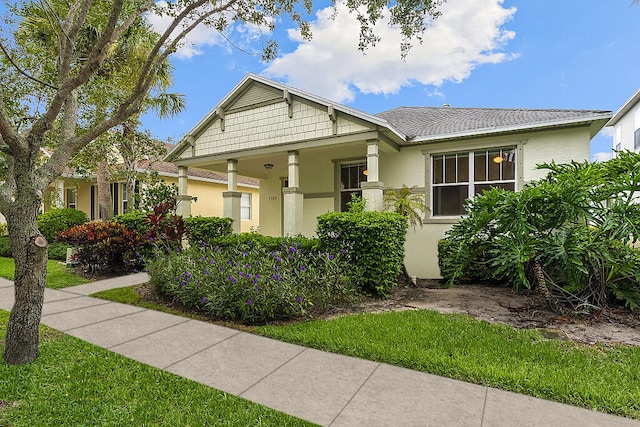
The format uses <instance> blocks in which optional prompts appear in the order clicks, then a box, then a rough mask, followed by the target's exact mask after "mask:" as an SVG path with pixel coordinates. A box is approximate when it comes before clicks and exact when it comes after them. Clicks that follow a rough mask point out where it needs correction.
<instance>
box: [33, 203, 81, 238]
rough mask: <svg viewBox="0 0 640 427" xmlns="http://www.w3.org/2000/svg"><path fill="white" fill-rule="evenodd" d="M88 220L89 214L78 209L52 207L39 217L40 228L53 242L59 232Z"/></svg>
mask: <svg viewBox="0 0 640 427" xmlns="http://www.w3.org/2000/svg"><path fill="white" fill-rule="evenodd" d="M88 221H89V218H87V214H85V213H84V212H82V211H80V210H77V209H70V208H62V209H51V210H50V211H48V212H45V213H43V214H42V215H40V216H39V217H38V230H40V232H41V233H42V235H43V236H44V237H45V238H46V239H47V240H48V241H49V242H53V241H55V240H56V237H57V236H58V233H59V232H61V231H63V230H68V229H70V228H71V227H74V226H76V225H81V224H85V223H87V222H88Z"/></svg>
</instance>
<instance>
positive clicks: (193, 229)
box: [184, 215, 233, 246]
mask: <svg viewBox="0 0 640 427" xmlns="http://www.w3.org/2000/svg"><path fill="white" fill-rule="evenodd" d="M232 224H233V220H232V219H231V218H219V217H216V216H209V217H204V216H200V215H198V216H192V217H190V218H185V219H184V225H185V226H186V227H187V238H188V239H189V243H190V244H191V245H194V246H195V245H198V244H201V243H202V242H207V243H208V242H211V241H213V240H215V239H217V238H219V237H222V236H227V235H230V234H232V233H233V229H232V228H231V225H232Z"/></svg>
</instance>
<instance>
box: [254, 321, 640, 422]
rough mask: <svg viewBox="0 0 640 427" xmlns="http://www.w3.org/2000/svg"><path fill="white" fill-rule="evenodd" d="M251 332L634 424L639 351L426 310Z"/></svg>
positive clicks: (639, 390)
mask: <svg viewBox="0 0 640 427" xmlns="http://www.w3.org/2000/svg"><path fill="white" fill-rule="evenodd" d="M253 330H254V332H256V333H259V334H261V335H265V336H268V337H272V338H276V339H279V340H282V341H287V342H291V343H295V344H300V345H303V346H306V347H313V348H316V349H320V350H326V351H331V352H334V353H340V354H345V355H350V356H355V357H361V358H364V359H369V360H374V361H378V362H384V363H389V364H392V365H397V366H403V367H405V368H409V369H415V370H419V371H425V372H430V373H433V374H436V375H442V376H446V377H450V378H456V379H459V380H463V381H468V382H473V383H477V384H483V385H487V386H491V387H497V388H500V389H503V390H510V391H514V392H517V393H523V394H528V395H531V396H536V397H541V398H544V399H549V400H555V401H559V402H564V403H568V404H571V405H574V406H581V407H585V408H589V409H594V410H598V411H603V412H608V413H612V414H616V415H621V416H626V417H631V418H640V348H638V347H632V346H615V347H604V346H597V347H588V346H584V345H577V344H573V343H570V342H563V341H551V340H547V339H545V338H543V337H542V335H541V334H540V333H539V332H538V331H535V330H516V329H513V328H512V327H509V326H505V325H495V324H489V323H487V322H481V321H477V320H475V319H472V318H470V317H468V316H463V315H450V314H440V313H437V312H434V311H428V310H415V311H413V310H412V311H401V312H388V313H381V314H358V315H350V316H343V317H340V318H336V319H332V320H318V321H308V322H303V323H297V324H287V325H284V326H260V327H256V328H254V329H253Z"/></svg>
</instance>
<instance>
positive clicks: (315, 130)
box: [181, 100, 369, 159]
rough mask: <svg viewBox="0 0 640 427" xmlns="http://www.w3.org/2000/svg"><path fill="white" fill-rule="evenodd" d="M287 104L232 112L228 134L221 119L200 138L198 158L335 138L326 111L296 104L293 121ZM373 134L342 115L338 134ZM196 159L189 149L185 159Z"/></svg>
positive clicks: (227, 120) (226, 126)
mask: <svg viewBox="0 0 640 427" xmlns="http://www.w3.org/2000/svg"><path fill="white" fill-rule="evenodd" d="M288 111H289V110H288V105H287V104H286V103H284V102H278V103H275V104H270V105H265V106H261V107H256V108H253V109H249V110H243V111H238V112H229V113H227V114H226V115H225V118H224V129H225V130H224V131H223V130H222V129H221V125H220V119H216V120H215V121H214V122H213V123H211V124H210V125H209V127H208V128H207V129H206V130H205V131H204V132H203V133H202V134H200V135H198V136H197V137H196V144H195V147H196V148H195V156H204V155H210V154H218V153H227V152H233V151H238V150H246V149H250V148H260V147H268V146H274V145H281V144H287V143H291V142H296V141H304V140H310V139H317V138H326V137H330V136H333V122H332V121H331V120H330V119H329V115H328V113H327V111H326V110H324V111H323V110H322V109H319V108H316V107H314V106H311V105H308V104H306V103H302V102H299V101H295V100H294V101H293V118H289V113H288ZM366 130H369V128H368V127H366V126H363V125H361V124H358V123H355V122H352V121H349V120H346V119H345V118H344V117H341V116H340V115H339V114H338V118H337V134H338V135H342V134H348V133H353V132H359V131H366ZM190 157H192V151H191V150H189V149H187V150H186V151H185V152H184V153H183V154H182V156H181V158H182V159H186V158H190Z"/></svg>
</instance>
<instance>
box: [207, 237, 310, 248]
mask: <svg viewBox="0 0 640 427" xmlns="http://www.w3.org/2000/svg"><path fill="white" fill-rule="evenodd" d="M291 242H295V243H296V247H297V248H298V249H299V250H301V251H310V250H314V249H317V248H318V247H319V241H318V239H310V238H308V237H304V236H295V237H272V236H264V235H262V234H257V233H240V234H228V235H226V236H222V237H219V238H217V239H215V240H214V241H212V242H211V244H210V246H218V247H220V248H226V247H229V246H239V245H251V244H254V245H257V246H260V247H262V248H264V249H266V250H268V251H279V250H280V249H282V248H283V247H285V246H288V245H290V244H291Z"/></svg>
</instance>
